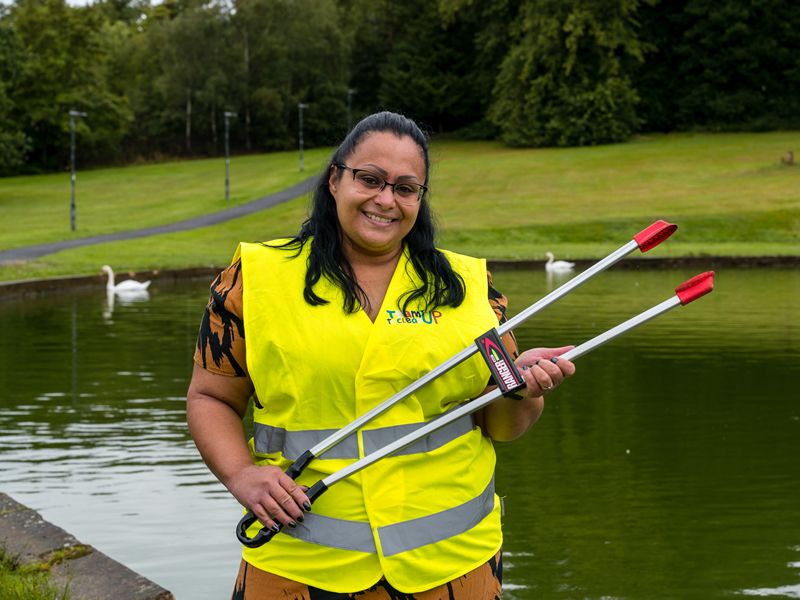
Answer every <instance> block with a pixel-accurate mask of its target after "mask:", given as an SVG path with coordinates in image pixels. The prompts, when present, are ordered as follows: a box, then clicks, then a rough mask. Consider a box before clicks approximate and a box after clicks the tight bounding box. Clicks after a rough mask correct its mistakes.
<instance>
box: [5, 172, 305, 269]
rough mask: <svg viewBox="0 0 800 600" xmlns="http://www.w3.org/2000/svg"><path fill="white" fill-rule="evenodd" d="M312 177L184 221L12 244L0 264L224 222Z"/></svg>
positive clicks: (293, 194) (301, 189)
mask: <svg viewBox="0 0 800 600" xmlns="http://www.w3.org/2000/svg"><path fill="white" fill-rule="evenodd" d="M315 181H316V176H314V177H310V178H308V179H306V180H305V181H301V182H300V183H298V184H296V185H294V186H292V187H290V188H287V189H285V190H282V191H280V192H276V193H275V194H270V195H269V196H264V197H263V198H259V199H258V200H253V201H252V202H248V203H246V204H240V205H238V206H233V207H231V208H226V209H225V210H221V211H219V212H215V213H211V214H208V215H201V216H199V217H193V218H191V219H186V220H184V221H177V222H175V223H169V224H167V225H159V226H156V227H145V228H144V229H133V230H130V231H118V232H116V233H106V234H103V235H95V236H91V237H85V238H79V239H75V240H64V241H61V242H51V243H48V244H36V245H33V246H23V247H20V248H12V249H11V250H3V251H0V264H2V263H8V262H14V261H20V260H32V259H34V258H39V257H40V256H44V255H46V254H52V253H54V252H59V251H61V250H68V249H70V248H80V247H81V246H91V245H93V244H104V243H106V242H117V241H120V240H132V239H135V238H140V237H147V236H150V235H159V234H161V233H174V232H176V231H187V230H189V229H197V228H198V227H207V226H209V225H216V224H218V223H223V222H225V221H230V220H231V219H236V218H238V217H242V216H244V215H249V214H252V213H254V212H258V211H260V210H264V209H265V208H270V207H272V206H275V205H276V204H281V203H283V202H288V201H289V200H293V199H294V198H297V197H298V196H302V195H303V194H306V193H308V192H309V191H310V190H311V189H312V188H313V187H314V182H315Z"/></svg>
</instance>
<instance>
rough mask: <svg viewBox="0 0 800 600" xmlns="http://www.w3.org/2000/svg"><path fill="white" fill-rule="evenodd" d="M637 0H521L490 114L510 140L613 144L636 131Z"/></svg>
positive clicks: (511, 142)
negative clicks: (632, 76)
mask: <svg viewBox="0 0 800 600" xmlns="http://www.w3.org/2000/svg"><path fill="white" fill-rule="evenodd" d="M638 5H639V2H638V0H539V1H534V0H526V1H525V2H523V3H522V4H521V6H520V12H519V15H518V17H517V19H516V21H515V24H514V25H513V26H512V30H511V35H512V45H511V48H510V50H509V53H508V54H507V55H506V57H505V59H504V60H503V63H502V65H501V68H500V72H499V74H498V77H497V82H496V84H495V88H494V100H493V103H492V106H491V108H490V111H489V116H490V118H491V119H492V120H493V121H494V122H495V123H496V124H497V125H498V126H499V127H500V128H501V130H502V138H503V140H504V141H505V142H506V143H507V144H509V145H512V146H568V145H587V144H600V143H609V142H618V141H622V140H625V139H626V138H628V137H629V136H630V135H631V134H632V133H633V132H635V131H636V130H637V127H638V123H639V121H638V119H637V117H636V112H635V107H636V104H637V102H638V96H637V94H636V91H635V89H634V88H633V85H632V83H631V80H630V77H629V76H628V72H629V68H630V64H631V63H632V62H634V61H639V60H642V44H641V43H640V42H639V40H638V37H637V35H636V21H635V15H636V10H637V8H638Z"/></svg>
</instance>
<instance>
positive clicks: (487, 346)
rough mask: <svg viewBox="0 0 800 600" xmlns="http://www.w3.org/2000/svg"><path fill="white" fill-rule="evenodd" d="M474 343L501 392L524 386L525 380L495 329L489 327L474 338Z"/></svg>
mask: <svg viewBox="0 0 800 600" xmlns="http://www.w3.org/2000/svg"><path fill="white" fill-rule="evenodd" d="M475 344H477V346H478V350H480V351H481V356H483V360H485V361H486V364H487V365H488V366H489V370H490V371H491V372H492V379H494V381H495V383H496V384H497V385H498V386H499V387H500V390H501V391H502V392H503V394H510V393H513V392H515V391H516V390H519V389H521V388H524V387H525V380H524V379H523V378H522V375H520V373H519V371H518V370H517V366H516V365H515V364H514V360H513V359H512V358H511V355H509V353H508V351H507V350H506V347H505V346H503V342H501V341H500V334H498V333H497V330H496V329H490V330H489V331H487V332H486V333H484V334H483V335H482V336H480V337H479V338H477V339H476V340H475Z"/></svg>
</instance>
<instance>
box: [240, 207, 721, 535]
mask: <svg viewBox="0 0 800 600" xmlns="http://www.w3.org/2000/svg"><path fill="white" fill-rule="evenodd" d="M676 229H677V226H676V225H673V224H670V223H667V222H665V221H656V222H655V223H653V224H652V225H650V226H649V227H647V228H646V229H644V230H642V231H641V232H639V233H638V234H636V235H635V236H634V237H633V239H632V240H631V241H630V242H628V243H627V244H625V245H624V246H622V247H620V248H619V249H617V250H615V251H614V252H612V253H611V254H609V255H608V256H607V257H605V258H604V259H602V260H600V261H599V262H597V263H595V264H594V265H592V266H591V267H589V268H588V269H586V270H585V271H583V272H582V273H580V274H578V275H577V276H575V277H574V278H572V279H571V280H569V281H568V282H566V283H565V284H564V285H562V286H561V287H559V288H557V289H556V290H554V291H552V292H551V293H550V294H548V295H547V296H545V297H544V298H542V299H541V300H539V301H537V302H536V303H534V304H532V305H531V306H529V307H528V308H526V309H525V310H523V311H522V312H520V313H519V314H518V315H516V316H515V317H513V318H512V319H510V320H508V321H507V322H505V323H504V324H502V325H501V326H499V327H497V328H496V329H492V330H490V331H489V332H487V333H486V334H484V335H483V336H481V337H479V338H478V339H477V340H476V344H475V345H474V346H469V347H468V348H465V349H464V350H462V351H461V352H459V353H458V354H456V355H455V356H453V357H452V358H450V359H449V360H447V361H445V362H444V363H442V364H441V365H439V366H438V367H436V368H435V369H433V370H431V371H430V372H429V373H427V374H426V375H424V376H423V377H421V378H419V379H417V380H416V381H414V382H413V383H411V384H409V385H408V386H407V387H405V388H404V389H403V390H401V391H400V392H398V393H397V394H395V395H394V396H392V397H391V398H389V399H388V400H386V401H384V402H382V403H381V404H379V405H378V406H376V407H375V408H373V409H372V410H370V411H368V412H367V413H365V414H364V415H362V416H361V417H359V418H357V419H355V420H354V421H352V422H351V423H350V424H348V425H346V426H345V427H343V428H342V429H340V430H338V431H336V432H334V433H333V434H331V435H330V436H329V437H327V438H326V439H324V440H323V441H321V442H320V443H318V444H317V445H316V446H314V447H313V448H311V449H309V450H306V451H305V452H303V453H302V454H301V455H300V456H299V457H298V458H297V459H296V460H295V461H294V462H293V464H292V465H291V466H290V467H289V469H287V471H286V474H287V475H289V476H290V477H292V478H293V479H296V478H297V477H298V476H299V475H300V473H302V471H303V469H304V468H305V467H306V465H308V463H309V462H310V461H311V460H313V459H314V458H317V457H319V456H321V455H322V454H324V453H325V452H327V451H328V450H330V449H331V448H333V447H334V446H336V445H337V444H338V443H340V442H341V441H342V440H344V439H345V438H347V437H348V436H349V435H351V434H352V433H354V432H355V431H357V430H358V429H360V428H361V427H363V426H364V425H365V424H366V423H368V422H369V421H371V420H372V419H374V418H375V417H377V416H378V415H380V414H383V413H384V412H385V411H387V410H388V409H389V408H391V407H392V406H394V405H395V404H397V403H398V402H400V401H401V400H403V399H405V398H407V397H408V396H410V395H411V394H413V393H414V392H415V391H417V390H418V389H419V388H421V387H422V386H423V385H425V384H426V383H428V382H430V381H432V380H433V379H436V378H437V377H439V376H441V375H442V374H444V373H446V372H447V371H449V370H450V369H452V368H453V367H455V366H456V365H458V364H460V363H462V362H463V361H465V360H466V359H468V358H469V357H471V356H472V355H474V354H475V353H476V352H479V351H481V350H482V349H484V348H486V347H487V346H494V345H495V343H493V340H499V337H500V336H501V335H503V334H504V333H506V332H507V331H510V330H512V329H513V328H514V327H516V326H518V325H519V324H521V323H522V322H524V321H525V320H527V319H528V318H530V317H531V316H533V315H534V314H536V313H537V312H539V311H540V310H542V309H543V308H544V307H546V306H548V305H550V304H552V303H553V302H555V301H556V300H558V299H559V298H561V297H562V296H564V295H566V294H567V293H569V292H571V291H572V290H574V289H575V288H577V287H578V286H580V285H581V284H583V283H585V282H586V281H588V280H589V279H591V278H592V277H594V276H595V275H597V274H598V273H601V272H602V271H604V270H606V269H607V268H609V267H610V266H612V265H614V264H616V263H617V262H619V261H620V260H621V259H622V258H624V257H625V256H627V255H628V254H630V253H631V252H633V251H634V250H636V249H639V250H641V251H642V252H647V251H648V250H650V249H652V248H654V247H655V246H657V245H658V244H660V243H661V242H662V241H664V240H666V239H667V238H668V237H669V236H671V235H672V234H673V233H674V232H675V230H676ZM712 288H713V273H711V272H709V273H704V274H702V275H698V276H697V277H694V278H693V279H690V280H689V281H687V282H685V283H684V284H682V285H680V286H678V288H676V296H674V297H673V298H670V299H669V300H667V301H665V302H662V303H661V304H659V305H657V306H655V307H653V308H651V309H650V310H648V311H645V312H644V313H641V314H640V315H638V316H636V317H634V318H633V319H630V320H628V321H626V322H625V323H622V324H621V325H618V326H617V327H614V328H613V329H611V330H609V331H607V332H605V333H603V334H601V335H599V336H597V337H595V338H593V339H592V340H589V341H588V342H586V343H584V344H582V345H580V346H578V347H576V348H573V349H572V350H570V351H569V352H566V353H565V354H564V355H563V356H562V357H563V358H565V359H568V360H572V359H574V358H577V357H579V356H581V355H583V354H585V353H587V352H589V351H590V350H593V349H594V348H596V347H597V346H600V345H601V344H603V343H605V342H607V341H609V340H611V339H613V338H614V337H616V336H618V335H620V334H622V333H623V332H625V331H628V330H629V329H632V328H633V327H636V326H637V325H639V324H641V323H644V322H646V321H648V320H650V319H652V318H654V317H656V316H658V315H659V314H661V313H663V312H666V311H667V310H669V309H671V308H674V307H675V306H677V305H678V304H688V303H689V302H691V301H692V300H694V299H696V298H699V297H700V296H702V295H704V294H706V293H708V292H710V291H711V289H712ZM487 340H488V341H487ZM484 355H485V353H484ZM506 362H510V361H506ZM490 367H492V364H490ZM511 367H512V369H513V363H511ZM513 371H514V381H512V383H511V384H509V385H505V384H504V383H503V382H502V381H498V383H499V387H498V389H496V390H494V391H492V392H489V393H487V394H484V395H483V396H480V397H479V398H476V399H474V400H471V401H469V402H466V403H464V404H462V405H461V406H459V407H458V408H456V409H454V410H451V411H449V412H448V413H446V414H444V415H442V416H440V417H438V418H436V419H434V420H432V421H430V422H428V423H426V424H425V425H423V426H421V427H419V428H418V429H416V430H415V431H413V432H412V433H410V434H408V435H406V436H404V437H402V438H400V439H398V440H396V441H395V442H393V443H391V444H388V445H386V446H384V447H383V448H380V449H379V450H377V451H375V452H373V453H371V454H369V455H367V456H365V457H363V458H361V459H359V460H357V461H355V462H354V463H352V464H350V465H348V466H347V467H345V468H344V469H341V470H339V471H337V472H336V473H333V474H331V475H329V476H328V477H326V478H324V479H321V480H320V481H318V482H317V483H315V484H314V485H313V486H311V488H309V490H308V491H307V492H306V495H307V496H308V498H309V501H310V502H312V503H313V502H314V500H315V499H316V498H318V497H319V496H320V495H321V494H322V493H323V492H324V491H325V490H327V489H328V488H329V487H330V486H331V485H333V484H335V483H336V482H338V481H341V480H342V479H345V478H346V477H349V476H350V475H352V474H354V473H357V472H358V471H361V470H362V469H364V468H366V467H368V466H369V465H371V464H373V463H375V462H377V461H379V460H381V459H382V458H385V457H386V456H389V455H391V454H394V453H395V452H398V451H399V450H401V449H403V448H405V447H406V446H409V445H410V444H413V443H414V442H416V441H418V440H420V439H422V438H424V437H426V436H428V435H430V434H431V433H433V432H434V431H437V430H438V429H441V428H442V427H444V426H446V425H448V424H449V423H451V422H452V421H454V420H456V419H458V418H460V417H462V416H464V415H467V414H471V413H473V412H475V411H477V410H479V409H480V408H483V407H484V406H486V405H487V404H489V403H491V402H493V401H494V400H496V399H497V398H499V397H500V396H502V395H505V394H513V393H514V392H515V391H516V390H519V389H521V388H523V387H525V384H524V381H523V379H522V377H521V376H520V375H519V373H518V372H516V369H513ZM256 520H257V518H256V516H255V514H254V513H253V512H252V511H249V510H248V511H247V512H246V514H245V515H244V517H242V519H241V520H240V521H239V524H238V525H237V527H236V536H237V538H238V539H239V541H240V542H241V543H242V544H244V545H245V546H248V547H250V548H256V547H259V546H262V545H263V544H265V543H267V542H268V541H269V540H270V539H272V537H274V535H275V534H276V533H277V532H276V531H273V530H270V529H261V530H260V531H259V532H258V533H257V534H256V535H255V536H253V537H252V538H250V537H247V529H248V528H249V527H250V526H251V525H253V524H254V523H255V522H256ZM280 528H281V525H280V524H279V525H278V529H280Z"/></svg>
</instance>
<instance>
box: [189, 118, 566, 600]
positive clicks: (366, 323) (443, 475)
mask: <svg viewBox="0 0 800 600" xmlns="http://www.w3.org/2000/svg"><path fill="white" fill-rule="evenodd" d="M429 169H430V160H429V155H428V141H427V138H426V137H425V135H424V134H423V133H422V131H420V129H419V128H418V127H417V125H416V124H415V123H414V122H413V121H411V120H409V119H407V118H405V117H403V116H402V115H398V114H394V113H388V112H384V113H378V114H375V115H372V116H369V117H367V118H366V119H364V120H363V121H361V122H360V123H359V124H357V125H356V126H355V127H354V128H353V130H352V131H351V132H350V134H349V135H348V136H347V137H346V138H345V140H344V141H343V142H342V144H341V145H340V146H339V148H338V149H337V150H336V151H335V152H334V154H333V156H332V157H331V160H330V161H329V163H328V165H327V167H326V168H325V170H324V171H323V172H322V173H321V175H320V177H319V180H318V182H317V187H316V191H315V194H314V197H313V201H312V207H311V214H310V216H309V218H308V219H307V220H306V221H305V222H304V223H303V224H302V226H301V227H300V231H299V232H298V234H297V235H296V236H295V237H293V238H290V239H288V240H286V239H284V240H274V241H272V242H266V243H261V244H241V245H240V247H239V250H238V251H237V254H236V257H235V260H234V262H233V264H232V265H231V266H230V267H229V268H228V269H226V270H225V271H224V272H223V273H222V274H221V275H220V277H219V278H218V279H217V281H216V282H215V283H214V285H213V286H212V295H211V300H210V302H209V305H208V308H207V311H206V315H205V317H204V320H203V324H202V326H201V334H200V337H199V340H198V347H197V352H196V354H195V363H196V365H195V368H194V373H193V376H192V382H191V384H190V387H189V391H188V395H187V416H188V421H189V427H190V430H191V432H192V436H193V438H194V440H195V443H196V444H197V447H198V449H199V450H200V453H201V454H202V456H203V459H204V460H205V461H206V464H207V465H208V466H209V468H210V469H211V471H212V472H213V473H214V474H215V475H216V476H217V477H218V478H219V479H220V481H221V482H222V483H223V484H224V485H225V486H226V487H227V488H228V490H229V491H230V492H231V494H232V495H233V496H234V497H235V498H236V499H237V500H238V501H239V502H240V503H241V504H242V505H243V506H244V507H246V508H247V509H248V511H249V513H250V514H252V515H254V519H253V521H252V523H253V524H252V527H250V528H249V529H248V530H247V531H246V532H245V534H246V535H244V537H245V538H247V539H246V541H245V540H242V541H243V543H246V546H247V547H246V548H245V550H244V554H243V562H242V564H241V568H240V571H239V577H238V579H237V582H236V589H235V593H234V598H241V599H243V600H271V599H273V598H284V597H289V596H291V597H300V596H302V597H315V595H316V594H318V593H319V594H321V593H323V592H324V593H325V597H326V598H353V597H356V596H357V597H358V598H359V599H360V600H370V599H373V598H375V599H377V598H385V597H386V596H387V595H388V596H392V597H394V596H397V595H401V594H402V595H403V596H404V597H408V598H418V599H420V600H422V599H426V600H433V599H436V598H444V597H448V598H456V599H459V600H466V599H470V600H494V599H495V598H496V597H498V596H499V594H500V591H501V585H500V581H501V569H502V567H501V564H502V561H501V560H500V546H501V544H502V533H501V529H500V502H499V499H498V497H497V495H496V494H495V492H494V466H495V454H494V447H493V444H492V440H508V439H513V438H516V437H519V436H520V435H522V434H523V433H524V432H525V431H526V430H527V429H528V428H529V427H530V426H531V425H533V423H535V422H536V420H537V419H538V418H539V415H540V414H541V411H542V407H543V399H542V396H543V395H544V394H545V392H548V393H550V392H551V391H552V390H553V389H554V388H556V387H557V386H558V385H559V384H560V383H561V382H562V381H563V380H564V379H565V378H566V377H568V376H569V375H571V374H572V373H573V372H574V367H573V365H572V363H571V362H569V361H566V360H562V361H558V362H551V361H549V360H540V359H547V358H551V357H554V356H557V355H560V354H562V353H563V351H564V350H565V349H566V348H555V349H553V348H537V349H534V350H530V351H528V352H525V353H524V354H522V355H521V356H519V358H517V361H516V362H517V365H518V366H520V367H522V368H523V372H524V378H525V382H526V389H525V390H524V394H523V395H522V396H520V397H519V399H517V400H510V399H505V398H503V399H500V400H498V401H497V402H496V403H494V404H492V405H489V406H487V407H485V408H484V409H483V412H481V413H478V414H477V415H476V417H475V422H473V421H472V420H470V419H467V420H466V421H465V422H464V423H462V424H461V425H463V427H462V426H459V428H458V431H455V429H454V430H453V431H452V432H451V433H449V434H447V435H448V436H450V437H447V436H444V437H446V438H447V439H437V440H435V441H434V440H430V443H429V444H428V445H427V446H426V447H425V448H424V449H421V450H420V449H416V450H413V449H411V448H409V449H406V450H404V452H403V453H402V455H401V456H388V457H386V458H384V459H382V460H381V461H380V462H378V463H376V464H373V465H372V466H371V467H370V468H369V469H366V470H365V471H363V472H361V473H359V476H358V477H352V478H348V479H346V482H347V483H346V484H343V485H341V486H337V487H336V488H335V489H333V490H332V491H331V492H330V493H329V494H327V495H326V496H325V497H324V498H319V501H318V502H316V503H315V505H314V511H313V513H312V512H309V511H310V509H311V502H312V501H313V500H312V499H311V496H310V495H306V492H307V489H308V488H307V487H306V486H309V485H311V484H312V483H313V482H315V481H318V480H320V479H321V478H322V477H323V476H325V475H327V474H330V473H331V472H333V471H335V470H337V469H339V468H341V467H342V466H344V465H347V464H351V463H352V462H353V461H355V460H357V459H359V458H361V457H363V455H364V453H365V452H366V451H365V449H364V448H365V447H368V446H369V444H374V443H375V440H381V441H382V442H384V443H385V442H387V441H391V440H390V439H388V438H387V437H386V436H390V437H391V436H394V435H396V434H397V433H399V432H401V431H408V430H409V429H412V428H418V427H420V426H421V425H422V424H423V423H425V422H427V421H430V420H431V419H432V418H435V417H437V416H439V415H441V414H443V413H445V412H447V411H448V410H450V409H452V408H454V407H455V406H456V405H458V404H460V403H462V402H464V401H465V400H468V399H469V398H473V397H476V396H478V395H480V394H481V393H483V392H484V391H485V390H486V386H487V381H488V378H489V371H488V369H487V367H486V365H485V364H483V363H482V361H481V360H480V359H475V358H473V359H470V360H469V361H465V362H463V363H462V364H461V365H459V366H458V368H455V369H453V370H452V371H450V372H448V373H445V374H443V375H442V376H441V377H439V378H437V379H436V380H435V381H432V382H430V383H429V384H428V385H427V386H425V387H424V388H422V389H420V390H419V391H418V392H417V393H416V394H415V395H414V396H412V397H410V398H408V399H407V400H406V401H405V402H404V403H403V406H402V408H401V407H399V406H398V407H397V408H396V409H394V410H389V411H386V412H384V413H382V414H380V415H378V416H376V417H375V418H374V419H373V420H371V421H370V422H369V423H367V424H366V425H365V426H364V427H363V429H362V431H360V432H359V433H358V443H357V444H348V443H342V444H339V445H337V446H336V447H335V448H333V449H332V450H331V452H330V458H329V457H328V456H322V457H320V456H317V457H316V458H314V460H312V461H311V462H310V463H309V464H308V466H307V467H306V468H305V470H304V471H303V472H302V473H299V474H295V475H294V477H296V478H297V481H295V480H294V479H293V477H290V476H289V475H288V474H287V473H286V470H287V468H288V467H289V466H290V465H291V464H292V461H295V460H296V459H297V458H298V457H299V456H300V455H304V452H303V451H304V449H305V448H310V447H311V446H313V445H314V444H315V443H317V442H318V441H319V440H317V439H316V438H317V437H318V436H319V435H320V433H321V432H323V433H324V432H330V431H335V430H338V429H340V428H342V427H344V426H346V425H348V423H350V422H352V421H354V420H355V419H356V418H357V417H359V416H360V415H363V414H364V413H366V412H367V411H369V410H370V409H372V408H373V407H375V406H376V405H378V404H379V403H380V402H381V401H383V400H385V399H386V398H388V397H389V396H391V395H392V394H393V393H394V392H395V391H396V390H398V389H400V388H404V387H406V386H407V385H409V384H410V383H412V382H413V381H415V380H417V379H419V378H420V377H421V376H422V375H424V374H425V373H427V372H429V371H431V370H432V369H433V368H434V367H436V366H437V365H439V364H440V363H442V362H444V361H445V360H447V359H449V358H450V357H451V356H453V355H454V354H456V353H457V352H459V351H461V350H463V348H464V347H466V346H471V345H472V343H473V340H474V339H475V338H476V337H477V336H479V335H481V334H483V333H484V332H486V331H487V330H489V329H491V328H493V327H495V326H496V325H497V324H498V319H499V320H500V321H501V322H502V321H503V320H504V314H505V304H506V301H505V298H504V297H503V296H502V294H500V293H499V292H497V291H496V290H494V289H493V287H492V286H491V281H490V280H489V278H488V276H487V271H486V262H485V260H483V259H476V258H471V257H468V256H463V255H458V254H455V253H452V252H447V251H444V250H439V249H438V248H436V246H435V243H434V242H435V238H436V230H435V227H434V224H433V218H432V215H431V210H430V203H429V199H428V187H427V186H428V178H429ZM487 283H488V285H487ZM398 315H406V318H397V317H398ZM417 316H418V318H417ZM504 341H505V343H506V346H507V347H508V349H509V351H510V352H511V353H512V354H513V355H514V356H516V343H515V342H514V340H513V337H511V336H510V334H509V336H508V337H507V338H506V339H505V340H504ZM251 396H253V397H254V404H255V408H254V412H253V421H254V436H253V438H252V440H251V442H250V445H249V447H248V444H247V443H246V442H245V439H244V433H243V428H242V418H243V417H244V415H245V414H246V412H247V408H248V401H249V398H250V397H251ZM392 432H394V433H392ZM378 445H379V446H381V445H383V443H381V444H378ZM309 494H311V493H310V492H309ZM255 517H257V519H258V521H260V523H257V522H255ZM284 526H285V527H286V528H287V529H286V530H285V533H282V534H280V535H276V536H275V537H274V539H272V541H271V543H269V544H268V545H263V544H262V545H260V546H258V545H257V544H250V543H249V542H251V541H253V540H252V538H251V537H249V536H254V534H259V535H261V534H260V532H262V531H265V532H268V531H269V530H270V529H271V530H272V532H271V533H273V534H274V533H277V532H279V531H281V530H282V529H283V527H284ZM240 539H241V538H240ZM455 582H457V585H454V583H455Z"/></svg>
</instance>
